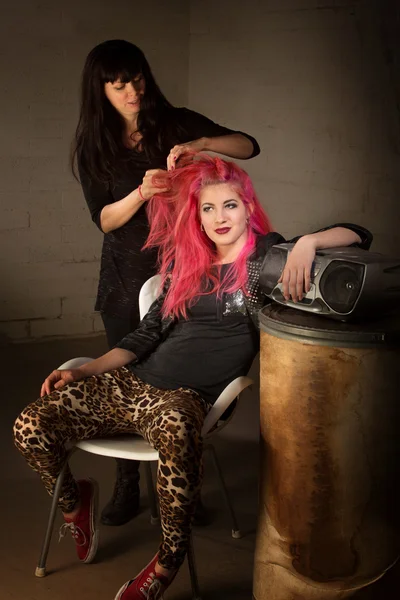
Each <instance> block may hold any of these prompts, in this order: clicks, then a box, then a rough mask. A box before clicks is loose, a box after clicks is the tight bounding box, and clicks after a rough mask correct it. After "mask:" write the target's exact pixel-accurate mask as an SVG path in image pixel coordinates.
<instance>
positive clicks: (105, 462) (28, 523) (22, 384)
mask: <svg viewBox="0 0 400 600" xmlns="http://www.w3.org/2000/svg"><path fill="white" fill-rule="evenodd" d="M105 349H106V348H105V343H104V340H103V339H102V338H100V337H99V338H86V339H81V340H68V341H52V342H41V343H36V344H21V345H13V346H11V347H9V348H7V349H4V348H3V349H2V350H3V352H4V354H5V355H4V357H3V358H2V360H1V365H2V368H3V369H4V372H3V373H2V375H3V376H2V382H3V394H2V403H1V419H0V427H1V435H0V460H1V462H2V464H1V471H0V472H1V477H2V481H1V483H0V486H1V495H0V510H1V514H2V515H3V523H2V526H1V540H2V543H1V550H0V600H11V599H12V600H50V599H51V600H55V599H56V600H71V598H74V599H75V598H76V599H77V600H91V599H92V598H93V599H96V600H113V598H114V596H115V594H116V592H117V591H118V589H119V588H120V587H121V585H122V584H123V583H124V582H125V581H126V580H127V579H129V578H131V577H133V576H134V575H135V574H136V573H137V572H138V571H139V570H140V569H141V568H142V567H143V566H144V565H145V564H146V562H147V561H148V560H149V559H150V558H151V557H152V556H153V555H154V552H155V551H156V549H157V544H158V540H159V530H158V528H157V527H154V526H152V525H151V524H150V521H149V512H148V502H147V490H146V485H145V484H143V485H142V511H141V514H140V515H139V516H138V517H137V518H136V519H135V520H134V521H132V522H131V523H129V524H127V525H125V526H123V527H117V528H112V527H104V526H102V527H101V531H100V535H101V538H100V546H99V551H98V555H97V557H96V563H94V564H91V565H82V564H78V563H77V561H76V559H75V554H74V553H75V551H74V547H73V544H72V542H71V541H70V540H69V539H68V538H67V537H66V538H64V539H63V540H62V542H61V543H58V540H57V537H58V536H57V535H56V534H54V536H53V541H52V546H51V549H50V554H49V559H48V570H49V573H48V576H47V577H45V578H43V579H38V578H36V577H35V576H34V571H35V566H36V561H37V558H38V554H39V551H40V546H41V542H42V537H43V534H44V527H45V524H46V519H47V515H48V510H49V506H50V504H49V498H48V497H47V494H46V492H45V491H44V489H43V488H42V486H41V484H40V482H39V479H38V477H37V476H36V475H35V474H34V473H33V472H31V471H30V469H29V468H28V467H27V466H26V464H25V462H24V460H23V459H22V458H21V457H20V456H19V454H18V452H17V451H16V450H15V449H14V447H13V444H12V436H11V430H12V423H13V421H14V419H15V417H16V416H17V414H18V412H19V410H20V409H22V408H23V407H24V406H25V405H26V404H27V403H29V402H30V401H32V400H34V399H35V398H36V397H37V395H38V391H39V388H40V384H41V382H42V380H43V379H44V377H45V376H46V375H48V373H49V372H50V371H51V370H52V369H53V368H55V367H56V366H58V365H59V364H61V363H62V362H64V361H65V360H67V359H69V358H72V357H76V356H98V355H100V354H101V353H102V352H103V351H104V350H105ZM246 404H247V406H244V408H245V409H246V410H244V411H243V412H244V415H241V412H242V410H241V409H239V410H238V411H237V415H235V417H234V420H233V421H232V422H231V423H230V424H229V426H228V427H227V428H226V429H225V430H224V431H223V432H221V434H220V439H216V441H215V446H216V447H217V450H218V453H219V456H220V458H221V462H222V466H223V471H224V474H225V476H226V480H227V484H228V486H229V489H230V491H231V494H232V498H233V501H234V505H235V508H236V509H237V517H238V519H239V522H240V527H241V529H242V531H243V534H244V535H243V538H242V539H238V540H236V539H233V538H232V536H231V525H230V521H229V518H228V515H227V512H226V509H225V506H224V502H223V498H222V496H221V493H220V490H219V488H218V487H217V486H216V477H215V475H214V472H213V467H212V464H210V462H209V460H208V459H207V458H206V472H205V482H204V486H203V499H204V503H205V504H206V505H207V507H209V508H210V510H211V512H212V515H213V522H212V524H211V525H209V526H207V527H203V528H196V530H195V534H194V545H195V554H196V559H197V570H198V575H199V580H200V586H201V592H202V596H203V598H204V600H217V599H221V598H230V599H232V600H241V599H244V598H251V589H252V561H253V548H254V542H255V528H256V513H257V462H258V448H257V434H258V423H257V413H258V408H257V406H256V405H255V401H253V400H252V399H251V397H250V399H249V401H248V402H247V403H246ZM249 409H250V410H249ZM238 430H239V435H238ZM216 437H217V436H215V437H214V439H215V438H216ZM218 437H219V436H218ZM114 464H115V463H114V460H113V459H110V458H103V457H98V456H94V455H89V454H87V453H84V452H78V453H77V454H76V455H74V457H73V458H72V466H73V470H74V472H75V473H76V474H77V475H89V474H90V475H91V476H93V477H95V478H96V479H97V480H98V481H99V483H100V497H101V502H102V503H105V502H106V501H107V500H108V497H109V495H110V494H111V491H112V486H113V478H114V468H115V467H114ZM57 524H61V519H60V517H58V518H57ZM56 529H57V527H56ZM166 598H167V599H168V598H171V599H175V600H190V598H191V591H190V579H189V573H188V569H187V566H186V565H184V566H183V567H182V569H181V570H180V573H179V575H178V577H177V579H176V580H175V582H174V585H173V588H172V589H171V590H169V591H168V592H167V593H166Z"/></svg>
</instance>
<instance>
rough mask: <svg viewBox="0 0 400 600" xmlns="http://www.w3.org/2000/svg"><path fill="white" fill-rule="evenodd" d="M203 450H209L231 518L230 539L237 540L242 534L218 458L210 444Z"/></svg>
mask: <svg viewBox="0 0 400 600" xmlns="http://www.w3.org/2000/svg"><path fill="white" fill-rule="evenodd" d="M204 450H210V452H211V456H212V459H213V463H214V467H215V470H216V472H217V475H218V479H219V482H220V484H221V490H222V493H223V496H224V499H225V503H226V506H227V508H228V511H229V514H230V516H231V521H232V537H233V538H235V539H239V538H241V537H242V533H241V531H240V529H239V526H238V522H237V519H236V515H235V511H234V510H233V506H232V502H231V500H230V498H229V494H228V489H227V487H226V484H225V480H224V477H223V475H222V471H221V467H220V464H219V461H218V458H217V454H216V452H215V448H214V446H213V445H212V444H207V445H206V446H205V447H204Z"/></svg>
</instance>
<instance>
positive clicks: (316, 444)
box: [253, 305, 400, 600]
mask: <svg viewBox="0 0 400 600" xmlns="http://www.w3.org/2000/svg"><path fill="white" fill-rule="evenodd" d="M260 328H261V356H260V364H261V379H260V381H261V390H260V404H261V409H260V410H261V466H260V504H259V520H258V529H257V541H256V551H255V563H254V579H253V598H254V600H336V599H339V598H348V597H351V596H353V595H354V593H355V592H356V591H357V590H359V592H358V593H357V598H358V597H362V594H363V592H365V590H366V589H367V587H368V586H370V584H373V583H374V582H375V581H377V580H378V579H379V578H381V577H382V575H384V574H385V572H386V571H387V570H388V569H390V568H391V566H393V565H394V564H395V563H396V561H397V559H398V558H399V555H400V481H399V479H400V472H399V467H400V463H399V454H400V453H399V448H400V319H399V317H391V318H386V319H383V320H381V321H375V322H365V323H342V322H337V321H333V320H329V319H324V318H321V317H317V316H315V315H312V314H310V313H306V312H302V311H300V310H294V309H290V308H286V307H284V306H278V305H270V306H268V307H266V308H264V309H263V310H262V311H261V313H260ZM369 589H371V588H369ZM360 590H361V591H360ZM359 594H361V596H359Z"/></svg>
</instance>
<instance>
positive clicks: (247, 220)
mask: <svg viewBox="0 0 400 600" xmlns="http://www.w3.org/2000/svg"><path fill="white" fill-rule="evenodd" d="M249 223H250V221H249V217H246V225H248V224H249Z"/></svg>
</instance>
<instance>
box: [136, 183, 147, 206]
mask: <svg viewBox="0 0 400 600" xmlns="http://www.w3.org/2000/svg"><path fill="white" fill-rule="evenodd" d="M138 192H139V196H140V197H141V199H142V200H143V202H147V198H145V197H144V196H143V194H142V184H140V185H139V187H138Z"/></svg>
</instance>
